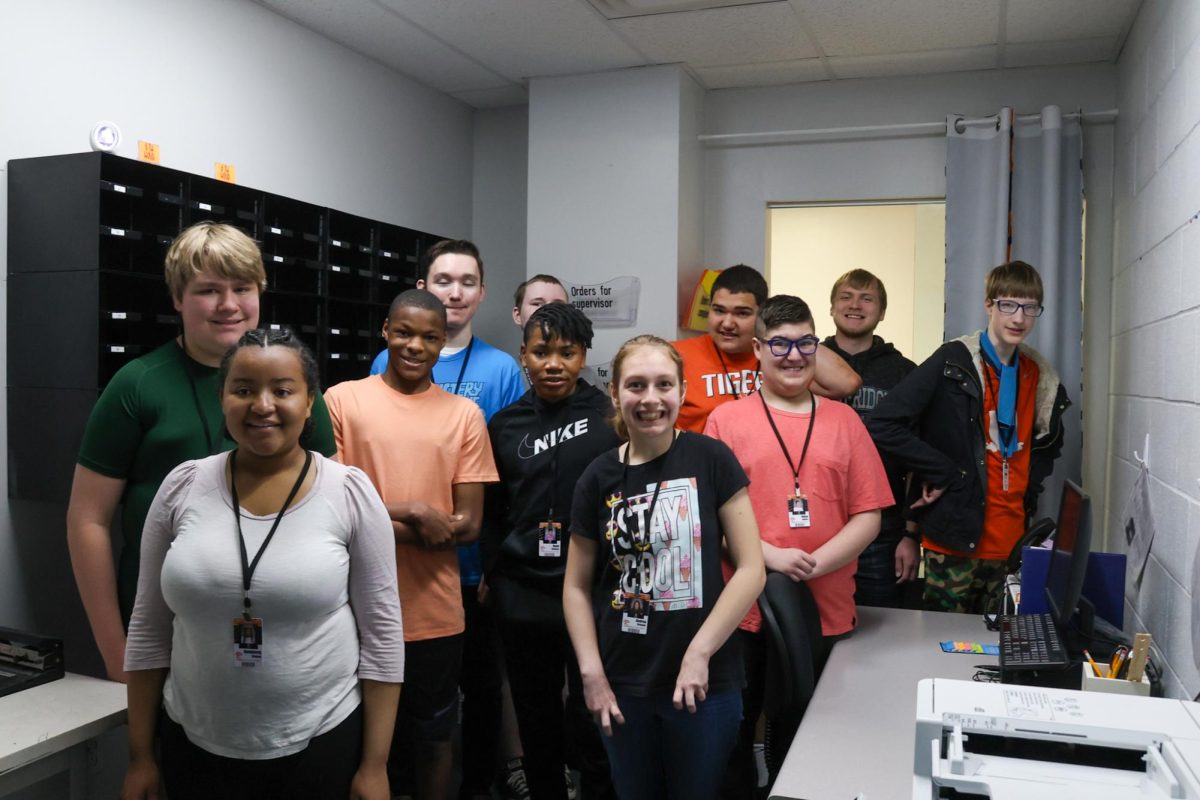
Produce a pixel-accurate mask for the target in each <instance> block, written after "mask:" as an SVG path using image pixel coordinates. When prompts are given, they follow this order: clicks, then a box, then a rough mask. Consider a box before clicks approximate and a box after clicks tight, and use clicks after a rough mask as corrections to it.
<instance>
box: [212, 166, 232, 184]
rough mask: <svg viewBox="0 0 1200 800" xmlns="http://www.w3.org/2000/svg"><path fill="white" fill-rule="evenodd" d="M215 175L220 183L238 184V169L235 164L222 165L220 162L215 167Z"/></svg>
mask: <svg viewBox="0 0 1200 800" xmlns="http://www.w3.org/2000/svg"><path fill="white" fill-rule="evenodd" d="M213 174H214V176H215V177H216V179H217V180H219V181H225V182H226V183H237V168H236V167H234V166H233V164H222V163H221V162H220V161H218V162H217V163H216V164H215V165H214V166H213Z"/></svg>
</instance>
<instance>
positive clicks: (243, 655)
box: [233, 617, 263, 667]
mask: <svg viewBox="0 0 1200 800" xmlns="http://www.w3.org/2000/svg"><path fill="white" fill-rule="evenodd" d="M262 647H263V629H262V619H261V618H259V617H254V618H253V619H246V618H245V617H237V618H236V619H234V620H233V663H234V664H236V665H237V666H239V667H261V666H262V657H263V653H262Z"/></svg>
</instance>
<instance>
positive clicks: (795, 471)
mask: <svg viewBox="0 0 1200 800" xmlns="http://www.w3.org/2000/svg"><path fill="white" fill-rule="evenodd" d="M758 399H759V400H762V407H763V413H764V414H766V415H767V422H769V423H771V430H772V431H774V432H775V438H776V439H777V440H778V441H779V447H780V449H781V450H783V457H784V458H786V459H787V465H788V469H790V470H791V471H792V478H793V480H795V482H796V494H800V468H801V467H803V466H804V457H805V456H807V455H808V443H809V442H810V441H812V432H813V423H815V422H816V421H817V396H816V395H814V394H810V395H809V399H810V400H811V401H812V412H811V413H810V414H809V415H808V433H806V434H804V449H803V450H801V451H800V463H799V464H797V465H796V466H794V467H793V466H792V454H791V453H789V452H788V449H787V444H785V443H784V441H783V436H782V435H781V434H780V433H779V428H778V427H776V425H775V418H774V417H772V416H771V409H770V408H769V407H768V406H767V399H766V398H765V397H763V396H762V392H759V393H758Z"/></svg>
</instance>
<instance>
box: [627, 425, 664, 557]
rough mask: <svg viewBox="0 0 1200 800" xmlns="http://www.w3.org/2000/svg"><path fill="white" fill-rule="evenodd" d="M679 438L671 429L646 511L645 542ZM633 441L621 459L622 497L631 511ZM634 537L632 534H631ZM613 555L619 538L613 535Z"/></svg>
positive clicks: (643, 535) (648, 541) (648, 535)
mask: <svg viewBox="0 0 1200 800" xmlns="http://www.w3.org/2000/svg"><path fill="white" fill-rule="evenodd" d="M678 438H679V431H671V444H670V445H668V446H667V452H665V453H663V454H662V460H663V462H662V467H661V468H659V470H658V476H657V477H656V478H655V479H654V494H652V495H651V496H650V508H649V510H648V511H647V512H646V526H645V528H643V529H642V538H643V539H645V543H646V544H647V545H649V543H650V524H651V522H653V520H654V507H655V506H656V505H658V491H659V489H661V488H662V485H663V476H665V475H667V467H668V466H669V463H670V460H671V451H672V450H674V449H675V441H676V440H677V439H678ZM630 447H632V443H630V444H627V445H625V456H624V458H622V459H621V497H622V501H623V502H624V503H625V510H626V511H630V510H631V508H630V505H629V498H630V497H632V493H631V492H630V491H629V482H628V475H629V449H630ZM630 538H632V534H631V535H630ZM612 546H613V556H614V557H615V556H617V539H616V537H615V536H614V537H613V545H612Z"/></svg>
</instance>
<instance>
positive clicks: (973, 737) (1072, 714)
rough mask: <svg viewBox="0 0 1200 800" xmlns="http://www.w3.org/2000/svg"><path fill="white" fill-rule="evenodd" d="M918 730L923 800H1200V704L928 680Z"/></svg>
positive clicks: (916, 755) (917, 794)
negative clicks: (951, 799)
mask: <svg viewBox="0 0 1200 800" xmlns="http://www.w3.org/2000/svg"><path fill="white" fill-rule="evenodd" d="M916 726H917V729H916V742H915V746H914V750H913V792H912V796H913V798H914V800H916V798H920V800H929V798H940V797H960V798H962V797H970V798H985V797H986V798H993V800H1002V799H1003V798H1020V800H1037V799H1038V798H1054V800H1063V799H1064V798H1080V800H1084V799H1086V800H1108V799H1109V798H1112V800H1118V799H1119V800H1130V798H1163V800H1166V798H1172V799H1175V798H1178V799H1179V800H1200V704H1198V703H1192V702H1188V701H1185V700H1166V699H1161V698H1152V697H1133V696H1128V695H1116V694H1103V693H1099V692H1080V691H1073V690H1070V689H1043V688H1039V687H1035V686H1014V685H1011V684H1001V683H976V682H973V681H957V680H949V679H945V678H929V679H926V680H923V681H921V682H920V683H919V684H918V686H917V722H916ZM955 792H957V794H955Z"/></svg>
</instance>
